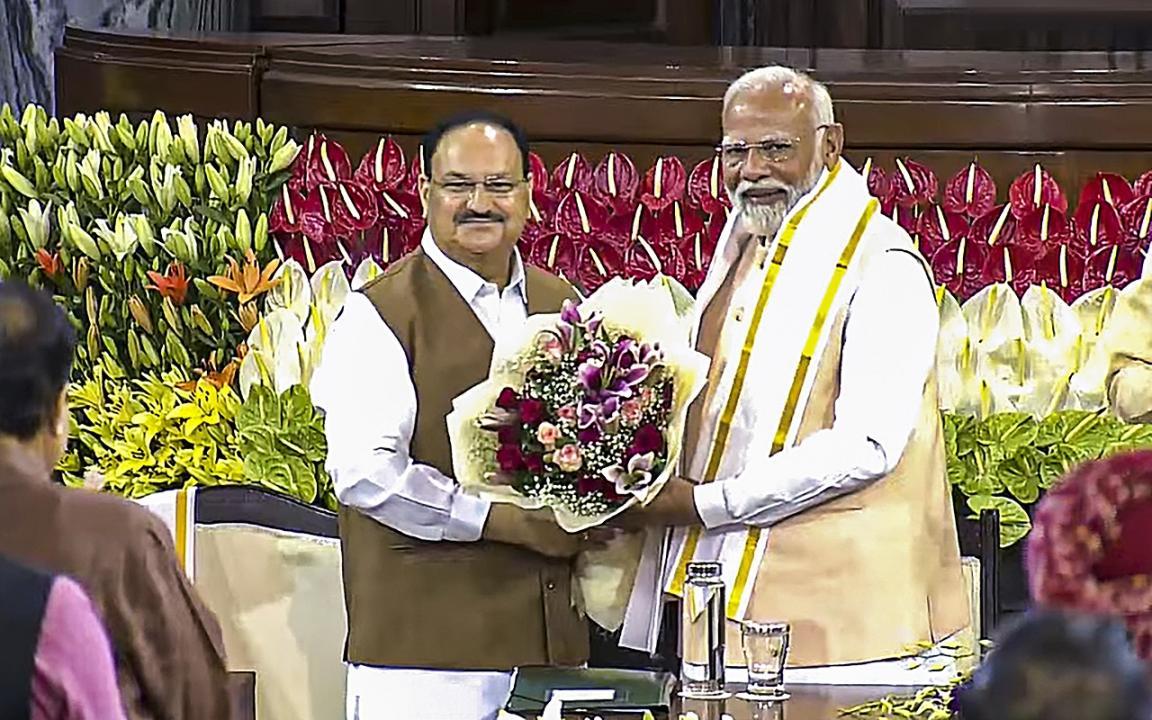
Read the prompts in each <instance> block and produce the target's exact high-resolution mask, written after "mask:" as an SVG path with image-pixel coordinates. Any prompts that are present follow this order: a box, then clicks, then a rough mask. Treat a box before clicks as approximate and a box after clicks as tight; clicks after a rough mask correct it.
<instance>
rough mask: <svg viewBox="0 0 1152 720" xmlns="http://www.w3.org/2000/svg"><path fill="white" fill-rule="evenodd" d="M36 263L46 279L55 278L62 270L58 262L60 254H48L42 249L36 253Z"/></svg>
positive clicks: (61, 265)
mask: <svg viewBox="0 0 1152 720" xmlns="http://www.w3.org/2000/svg"><path fill="white" fill-rule="evenodd" d="M36 262H37V263H38V264H39V265H40V269H41V270H43V271H44V274H45V275H47V276H48V277H56V276H57V275H59V274H60V272H61V271H62V270H63V269H64V266H63V264H62V263H61V262H60V253H50V252H48V251H47V250H45V249H44V248H40V249H39V250H37V251H36Z"/></svg>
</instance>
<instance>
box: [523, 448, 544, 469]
mask: <svg viewBox="0 0 1152 720" xmlns="http://www.w3.org/2000/svg"><path fill="white" fill-rule="evenodd" d="M524 467H525V468H526V469H527V470H528V472H530V473H540V472H544V456H543V455H541V454H540V453H528V454H527V455H525V456H524Z"/></svg>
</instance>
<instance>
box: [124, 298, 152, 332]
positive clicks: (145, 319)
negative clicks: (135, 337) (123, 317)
mask: <svg viewBox="0 0 1152 720" xmlns="http://www.w3.org/2000/svg"><path fill="white" fill-rule="evenodd" d="M128 311H129V312H130V313H132V318H133V319H134V320H135V321H136V324H137V325H139V326H140V327H141V328H143V329H144V332H146V333H148V334H149V335H151V334H152V333H153V331H154V328H153V326H152V316H151V315H149V314H148V308H146V307H144V302H143V301H142V300H141V299H140V298H138V297H136V296H135V295H133V296H132V297H130V298H128Z"/></svg>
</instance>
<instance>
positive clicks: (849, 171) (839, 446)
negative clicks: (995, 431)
mask: <svg viewBox="0 0 1152 720" xmlns="http://www.w3.org/2000/svg"><path fill="white" fill-rule="evenodd" d="M721 125H722V129H723V138H722V140H721V142H720V144H719V146H718V148H717V152H718V154H719V156H720V158H721V165H722V168H723V173H724V183H725V187H726V188H727V190H728V193H729V195H730V196H731V197H732V202H733V210H732V214H731V217H730V219H729V222H728V226H727V227H726V228H725V229H724V233H723V234H722V236H721V239H720V244H719V245H718V247H717V250H716V255H715V258H714V259H713V261H712V265H711V266H710V267H709V269H708V275H707V278H706V279H705V281H704V284H703V286H702V287H701V289H700V293H699V295H698V297H697V301H696V316H695V323H696V324H695V328H696V329H695V331H694V333H693V337H694V342H695V343H696V348H697V350H699V351H700V352H702V353H704V354H706V355H708V356H709V357H710V358H712V367H711V370H710V372H709V380H708V387H707V388H705V391H704V393H703V394H702V395H701V396H700V397H699V398H697V400H696V401H695V402H694V403H693V405H692V408H691V410H690V411H689V414H688V420H687V423H686V425H685V432H684V460H685V462H684V464H683V466H682V467H681V468H680V469H681V471H682V474H681V477H682V478H685V479H680V478H673V479H672V480H671V481H670V482H669V483H668V484H667V485H666V486H665V487H664V489H663V490H662V491H661V492H660V494H659V495H657V496H656V498H655V499H654V500H653V501H652V502H651V503H650V504H649V505H647V506H645V507H643V508H637V509H636V510H632V511H629V512H628V513H624V514H623V515H622V517H621V521H622V522H623V523H633V524H644V525H648V526H651V527H660V526H662V525H666V526H680V527H679V528H677V529H676V530H675V532H674V533H673V535H672V545H671V547H672V550H671V552H664V551H663V548H664V547H665V543H664V542H663V540H664V538H663V536H662V535H660V534H658V533H652V532H650V533H648V544H647V547H646V552H645V558H644V562H643V563H642V564H641V567H640V571H639V574H638V579H637V582H636V584H635V590H634V591H633V595H632V602H631V603H630V605H629V612H628V617H627V619H626V620H625V625H624V632H623V639H622V643H623V644H626V645H628V646H630V647H638V648H644V649H651V643H652V637H651V631H650V628H651V627H652V624H650V623H649V618H651V617H652V616H653V613H654V612H655V611H657V610H658V606H659V597H658V595H657V594H656V591H658V590H659V589H663V590H665V591H666V592H669V593H671V594H674V595H681V594H682V591H683V586H684V579H685V575H686V567H687V564H688V563H689V562H690V561H694V560H695V561H719V562H721V563H722V565H723V572H724V579H725V581H726V584H727V586H728V589H729V594H730V601H729V603H728V607H727V616H728V618H729V619H730V620H732V621H734V622H730V623H729V624H728V630H729V636H728V648H729V650H728V653H729V659H728V661H729V665H732V666H734V667H740V666H743V665H744V660H743V657H741V653H740V647H741V644H740V634H739V625H738V623H739V621H742V620H773V621H787V622H788V623H790V625H791V633H792V638H791V640H792V645H791V649H790V650H789V658H788V661H789V664H790V666H792V667H793V668H804V669H803V670H800V669H795V670H794V671H792V672H791V673H790V675H789V677H790V681H791V682H810V683H819V684H824V683H831V684H844V683H852V684H875V685H885V684H893V683H908V684H926V683H929V682H934V681H936V680H937V679H942V677H941V676H943V678H946V677H947V673H948V672H950V670H942V671H941V676H936V677H932V676H929V675H928V673H929V672H930V670H928V668H927V667H923V666H922V667H920V668H916V669H910V668H908V663H905V662H903V661H901V660H899V659H898V658H902V657H906V656H908V655H911V654H915V652H916V650H915V649H914V648H915V647H917V646H920V647H932V646H933V644H936V643H940V642H942V641H944V640H945V638H948V637H950V636H953V635H954V634H955V633H957V632H958V631H960V630H961V629H963V628H964V627H966V626H967V625H968V624H969V608H968V602H967V599H966V593H965V586H964V580H963V574H962V571H961V565H960V550H959V543H958V541H957V536H956V524H955V516H954V515H953V510H952V499H951V489H950V487H949V484H948V480H947V477H946V468H945V457H944V439H943V431H942V428H941V422H940V412H939V402H938V400H937V386H936V372H935V360H936V339H937V334H938V332H939V324H940V319H939V311H938V309H937V306H936V299H935V295H934V291H933V284H932V273H931V270H930V269H929V268H928V265H927V263H926V261H925V260H924V258H923V257H922V256H921V255H920V254H919V252H918V251H917V250H916V247H915V246H914V245H913V243H912V240H911V239H910V238H909V237H908V234H907V233H906V232H904V230H903V229H901V228H900V226H899V225H897V224H896V223H894V222H892V221H891V220H890V219H889V218H886V217H884V216H883V215H881V214H880V213H879V212H877V207H878V206H877V201H876V200H875V199H874V198H872V197H871V195H870V193H869V192H868V187H867V183H866V182H865V179H864V178H863V177H862V176H861V175H860V173H858V172H857V171H856V170H855V169H854V168H852V167H851V165H849V164H848V162H847V161H846V160H845V159H844V158H842V157H841V152H842V150H843V147H844V128H843V126H841V125H840V124H839V123H837V122H836V119H835V116H834V108H833V103H832V98H831V97H830V96H829V94H828V90H827V89H826V88H825V87H824V86H823V85H821V84H820V83H818V82H816V81H815V80H813V79H812V78H810V77H808V76H807V75H804V74H803V73H800V72H798V71H796V70H792V69H790V68H784V67H767V68H759V69H757V70H753V71H750V72H748V73H747V74H745V75H743V76H742V77H740V78H739V79H737V80H736V81H735V82H733V83H732V85H731V86H730V87H729V89H728V91H727V93H726V94H725V97H724V103H723V107H722V111H721ZM910 538H915V539H914V540H910ZM665 555H667V557H665ZM634 630H635V633H634V632H633V631H634ZM644 633H647V636H643V634H644ZM925 643H926V645H925ZM924 665H928V664H927V663H925V664H924Z"/></svg>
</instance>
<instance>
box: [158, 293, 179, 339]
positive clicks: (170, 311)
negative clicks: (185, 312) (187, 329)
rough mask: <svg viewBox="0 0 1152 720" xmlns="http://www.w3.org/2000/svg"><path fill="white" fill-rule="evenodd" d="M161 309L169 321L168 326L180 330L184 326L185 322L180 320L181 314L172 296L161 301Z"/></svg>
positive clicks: (165, 318)
mask: <svg viewBox="0 0 1152 720" xmlns="http://www.w3.org/2000/svg"><path fill="white" fill-rule="evenodd" d="M160 310H161V311H162V312H163V313H164V320H166V321H167V322H168V327H170V328H171V329H173V330H175V331H176V332H180V331H181V330H182V329H183V328H184V324H183V323H182V322H180V314H179V313H178V312H176V306H175V305H173V304H172V298H167V297H166V298H164V301H163V302H162V303H160Z"/></svg>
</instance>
